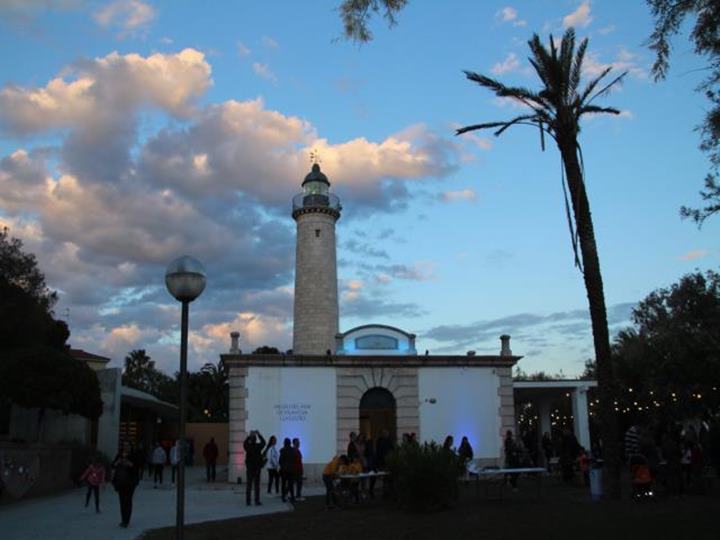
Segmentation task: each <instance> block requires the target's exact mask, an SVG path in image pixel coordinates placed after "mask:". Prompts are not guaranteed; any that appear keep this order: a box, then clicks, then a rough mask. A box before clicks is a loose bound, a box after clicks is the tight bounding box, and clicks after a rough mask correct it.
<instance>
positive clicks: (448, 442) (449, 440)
mask: <svg viewBox="0 0 720 540" xmlns="http://www.w3.org/2000/svg"><path fill="white" fill-rule="evenodd" d="M454 443H455V439H453V436H452V435H448V436H447V437H445V442H444V443H443V450H447V451H448V452H451V453H453V454H454V453H455V450H453V444H454Z"/></svg>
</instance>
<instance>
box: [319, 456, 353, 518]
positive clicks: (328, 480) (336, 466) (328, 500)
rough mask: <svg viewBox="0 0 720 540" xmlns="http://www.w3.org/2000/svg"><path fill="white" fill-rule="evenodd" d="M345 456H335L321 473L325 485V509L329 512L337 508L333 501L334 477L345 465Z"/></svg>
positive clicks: (335, 502)
mask: <svg viewBox="0 0 720 540" xmlns="http://www.w3.org/2000/svg"><path fill="white" fill-rule="evenodd" d="M347 462H348V461H347V456H346V455H341V456H335V457H334V458H332V460H330V463H328V464H327V465H325V468H324V469H323V473H322V480H323V484H325V508H326V509H327V510H330V509H332V508H335V506H337V501H336V500H335V484H334V482H335V477H336V476H337V475H338V474H339V471H340V469H341V467H345V466H346V465H347Z"/></svg>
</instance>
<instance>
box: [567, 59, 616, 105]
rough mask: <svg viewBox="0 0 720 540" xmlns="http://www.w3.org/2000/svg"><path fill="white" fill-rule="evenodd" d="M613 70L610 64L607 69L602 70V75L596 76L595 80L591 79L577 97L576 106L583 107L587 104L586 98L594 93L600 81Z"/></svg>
mask: <svg viewBox="0 0 720 540" xmlns="http://www.w3.org/2000/svg"><path fill="white" fill-rule="evenodd" d="M611 71H612V66H608V67H606V68H605V69H603V70H602V72H601V73H600V75H598V76H597V77H595V78H594V79H593V80H591V81H590V82H589V83H588V84H587V86H586V87H585V89H584V90H583V91H582V92H581V93H580V95H579V96H578V99H577V103H576V106H578V107H582V106H583V105H584V104H585V100H587V98H588V96H589V95H590V94H592V93H593V90H595V87H596V86H597V85H598V84H600V81H602V80H603V79H604V78H605V76H606V75H607V74H608V73H610V72H611Z"/></svg>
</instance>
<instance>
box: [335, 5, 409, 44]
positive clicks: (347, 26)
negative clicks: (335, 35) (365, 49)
mask: <svg viewBox="0 0 720 540" xmlns="http://www.w3.org/2000/svg"><path fill="white" fill-rule="evenodd" d="M407 3H408V0H344V1H343V2H342V3H341V4H340V7H339V8H338V10H339V11H340V18H341V19H342V22H343V30H344V35H345V37H346V38H347V39H351V40H352V41H355V42H358V43H366V42H368V41H370V40H371V39H372V32H371V31H370V29H369V28H368V23H369V22H370V19H371V18H372V16H373V15H379V14H380V12H381V11H382V12H383V17H384V18H385V20H386V21H387V22H388V25H389V26H395V24H397V19H396V15H397V14H398V13H399V12H400V11H401V10H402V9H403V8H404V7H405V6H406V5H407Z"/></svg>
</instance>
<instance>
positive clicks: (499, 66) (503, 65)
mask: <svg viewBox="0 0 720 540" xmlns="http://www.w3.org/2000/svg"><path fill="white" fill-rule="evenodd" d="M518 67H520V61H519V60H518V57H517V55H516V54H515V53H512V52H511V53H509V54H508V55H507V56H506V57H505V60H503V61H502V62H498V63H496V64H495V65H494V66H493V67H492V68H491V69H490V71H491V72H492V73H493V74H494V75H502V74H503V73H508V72H509V71H515V70H516V69H517V68H518Z"/></svg>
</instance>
